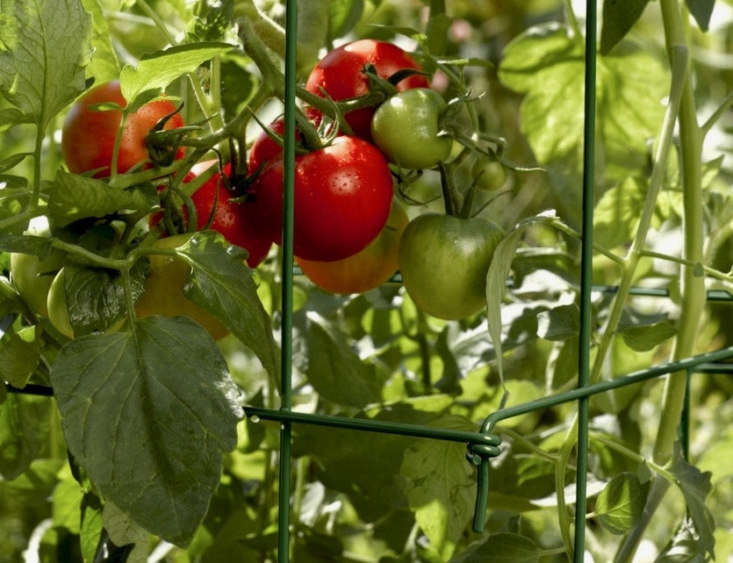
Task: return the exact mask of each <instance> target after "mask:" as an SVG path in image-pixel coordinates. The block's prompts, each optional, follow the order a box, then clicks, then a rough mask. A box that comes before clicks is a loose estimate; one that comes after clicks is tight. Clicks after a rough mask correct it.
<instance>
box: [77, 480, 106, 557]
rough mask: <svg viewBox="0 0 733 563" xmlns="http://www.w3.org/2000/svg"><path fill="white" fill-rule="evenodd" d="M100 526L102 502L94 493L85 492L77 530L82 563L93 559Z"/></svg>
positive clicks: (100, 529) (101, 523) (101, 524)
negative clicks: (79, 525) (79, 527)
mask: <svg viewBox="0 0 733 563" xmlns="http://www.w3.org/2000/svg"><path fill="white" fill-rule="evenodd" d="M102 528H103V521H102V503H101V502H100V500H99V497H98V496H97V495H95V494H94V493H85V494H84V497H83V498H82V501H81V529H80V530H79V543H80V544H81V555H82V557H83V558H84V563H89V562H91V561H94V554H95V553H96V551H97V545H98V544H99V538H100V536H101V535H102Z"/></svg>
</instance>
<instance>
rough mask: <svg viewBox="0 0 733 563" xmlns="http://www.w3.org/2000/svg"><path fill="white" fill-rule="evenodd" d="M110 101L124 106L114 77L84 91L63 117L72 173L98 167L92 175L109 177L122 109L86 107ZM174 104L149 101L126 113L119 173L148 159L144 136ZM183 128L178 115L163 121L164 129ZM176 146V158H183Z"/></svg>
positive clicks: (64, 148)
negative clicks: (105, 109)
mask: <svg viewBox="0 0 733 563" xmlns="http://www.w3.org/2000/svg"><path fill="white" fill-rule="evenodd" d="M104 102H112V103H115V104H117V105H119V106H120V107H125V106H126V105H127V102H126V100H125V98H123V97H122V92H121V91H120V83H119V82H118V81H116V80H114V81H112V82H107V83H105V84H100V85H99V86H96V87H95V88H92V89H91V90H90V91H89V92H87V93H86V94H85V95H84V96H83V97H82V98H81V99H80V100H79V101H78V102H76V103H75V104H74V105H73V106H72V107H71V110H70V111H69V114H68V115H67V116H66V121H64V127H63V134H62V138H61V150H62V152H63V155H64V160H65V161H66V164H67V166H68V167H69V170H71V171H72V172H75V173H78V174H80V173H82V172H87V171H89V170H95V169H97V168H101V169H102V170H100V171H99V172H97V173H96V174H95V175H94V176H95V177H96V178H103V177H105V176H109V174H110V166H111V163H112V150H113V148H114V145H115V136H116V135H117V130H118V129H119V127H120V120H121V119H122V112H121V111H118V110H109V111H101V110H94V109H92V108H90V107H89V106H91V105H94V104H101V103H104ZM175 110H176V106H175V105H173V104H172V103H171V102H169V101H167V100H156V101H153V102H148V103H147V104H145V105H143V106H142V107H141V108H140V109H138V110H137V111H136V112H135V113H132V114H130V115H128V116H127V120H126V121H125V128H124V130H123V131H122V138H121V139H120V152H119V155H118V158H117V171H118V172H120V173H122V172H125V171H127V170H129V169H130V168H132V167H133V166H135V165H136V164H138V163H139V162H142V161H144V160H148V149H147V147H146V146H145V136H146V135H147V134H148V133H149V132H150V130H151V129H152V128H153V126H154V125H155V124H156V123H157V122H158V121H159V120H160V119H161V118H162V117H164V116H166V115H168V114H170V113H172V112H174V111H175ZM178 127H183V118H182V117H181V115H180V114H178V113H177V114H175V115H173V116H172V117H171V118H170V119H169V120H168V121H167V122H166V124H165V129H175V128H178ZM183 154H184V153H183V150H182V149H179V151H178V153H177V155H176V158H182V157H183Z"/></svg>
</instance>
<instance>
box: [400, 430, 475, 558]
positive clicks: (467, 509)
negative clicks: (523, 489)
mask: <svg viewBox="0 0 733 563" xmlns="http://www.w3.org/2000/svg"><path fill="white" fill-rule="evenodd" d="M430 424H431V425H432V426H436V427H440V428H450V429H455V430H467V431H471V430H474V429H475V428H474V425H473V424H471V422H469V421H468V420H466V419H464V418H462V417H458V416H454V415H452V416H451V415H447V416H443V417H440V418H438V419H435V420H433V421H431V422H430ZM465 453H466V446H465V444H460V443H455V442H444V441H439V440H418V441H416V442H415V444H414V445H413V446H412V447H410V449H409V450H407V452H406V453H405V457H404V459H403V461H402V467H401V469H400V473H401V474H402V476H403V477H405V479H406V484H405V494H406V495H407V499H408V502H409V505H410V509H411V510H413V511H414V512H415V520H416V522H417V523H418V525H419V526H420V529H421V530H422V531H423V532H424V533H425V535H426V536H427V537H428V539H429V540H430V546H431V548H432V549H434V550H436V551H437V552H438V553H440V554H441V556H442V557H443V558H444V559H448V558H449V557H450V556H451V555H452V554H453V551H454V550H455V546H456V543H457V542H458V540H459V539H460V538H461V536H462V535H463V533H464V532H465V529H466V527H467V525H468V523H469V522H470V520H471V517H472V516H473V508H474V503H475V500H476V475H475V469H474V468H473V467H472V466H471V465H470V464H469V463H468V462H467V461H466V456H465Z"/></svg>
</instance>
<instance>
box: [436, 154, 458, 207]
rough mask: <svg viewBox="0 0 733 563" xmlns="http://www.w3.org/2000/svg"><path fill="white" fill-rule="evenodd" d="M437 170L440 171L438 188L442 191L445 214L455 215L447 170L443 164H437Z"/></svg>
mask: <svg viewBox="0 0 733 563" xmlns="http://www.w3.org/2000/svg"><path fill="white" fill-rule="evenodd" d="M438 168H439V169H440V187H441V189H442V190H443V204H444V205H445V214H446V215H455V212H456V207H455V203H454V202H453V193H452V190H451V188H452V186H451V182H450V180H449V174H448V170H447V169H446V167H445V164H443V163H442V162H440V163H438Z"/></svg>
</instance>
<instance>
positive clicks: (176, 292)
mask: <svg viewBox="0 0 733 563" xmlns="http://www.w3.org/2000/svg"><path fill="white" fill-rule="evenodd" d="M190 237H191V235H189V234H183V235H176V236H172V237H166V238H162V239H158V240H157V241H155V243H154V244H153V248H158V249H172V248H176V247H178V246H181V245H182V244H184V243H185V242H186V241H187V240H188V239H189V238H190ZM149 258H150V275H149V276H148V277H147V279H146V280H145V292H144V293H143V294H142V296H141V297H140V299H138V301H137V303H136V304H135V312H136V313H137V316H138V317H139V318H141V319H144V318H145V317H150V316H152V315H162V316H164V317H175V316H186V317H190V318H191V319H193V320H194V321H196V322H197V323H199V324H200V325H201V326H203V327H204V328H205V329H206V330H207V331H209V334H211V336H213V337H214V338H215V339H219V338H222V337H224V336H226V335H227V334H229V330H228V329H227V328H226V327H225V326H224V325H223V324H221V322H219V320H218V319H217V318H216V317H214V315H212V314H211V313H209V312H208V311H207V310H205V309H204V308H202V307H199V306H198V305H197V304H196V303H194V302H193V301H191V300H190V299H188V298H187V297H186V296H185V295H184V293H183V286H184V285H185V283H186V281H187V280H188V276H189V273H190V271H191V267H190V266H189V265H188V264H186V263H185V262H183V261H182V260H180V259H178V258H176V257H174V256H170V255H164V254H152V255H150V257H149Z"/></svg>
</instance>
